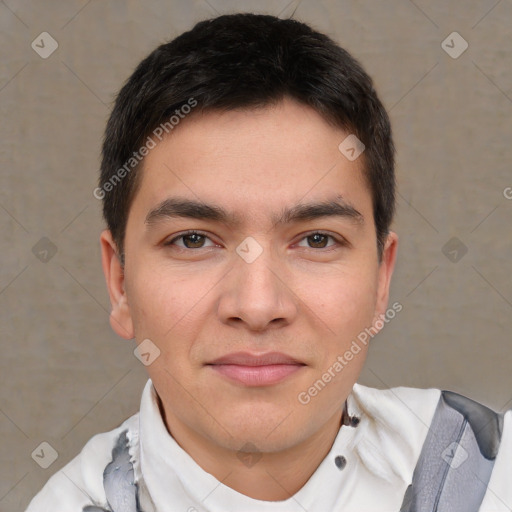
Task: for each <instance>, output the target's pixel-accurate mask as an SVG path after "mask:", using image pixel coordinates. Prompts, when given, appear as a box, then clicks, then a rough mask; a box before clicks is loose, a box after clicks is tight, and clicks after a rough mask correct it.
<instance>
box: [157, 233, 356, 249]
mask: <svg viewBox="0 0 512 512" xmlns="http://www.w3.org/2000/svg"><path fill="white" fill-rule="evenodd" d="M190 235H199V236H203V237H205V238H208V240H210V241H212V242H213V240H211V239H210V237H209V236H208V235H207V234H206V233H203V232H201V231H196V230H193V229H192V230H189V231H186V232H184V233H181V235H178V236H176V237H174V238H173V239H171V240H169V241H168V242H164V244H163V245H164V246H171V245H173V244H174V242H176V240H180V239H181V238H184V237H186V236H190ZM313 235H321V236H326V237H328V238H331V239H332V240H334V241H335V242H336V244H338V245H339V246H342V247H346V246H348V242H347V241H346V240H344V239H343V238H337V237H335V236H334V235H331V234H329V233H326V232H324V231H312V232H311V233H307V234H305V235H304V236H303V237H302V238H301V239H300V242H302V240H304V239H305V238H309V237H310V236H313ZM179 248H180V249H182V250H185V251H194V250H199V249H205V248H207V247H197V248H195V249H190V248H188V247H179ZM333 248H334V246H328V247H321V248H320V249H317V248H315V247H309V249H314V250H317V251H321V250H324V251H328V250H332V249H333Z"/></svg>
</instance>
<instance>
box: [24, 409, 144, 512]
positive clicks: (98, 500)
mask: <svg viewBox="0 0 512 512" xmlns="http://www.w3.org/2000/svg"><path fill="white" fill-rule="evenodd" d="M138 431H139V413H136V414H134V415H133V416H131V417H130V418H128V419H127V420H125V421H124V422H123V423H122V424H121V425H119V426H118V427H117V428H115V429H113V430H111V431H109V432H102V433H100V434H96V435H95V436H93V437H92V438H91V439H89V441H88V442H87V443H86V444H85V445H84V447H83V448H82V450H81V451H80V453H79V454H78V455H77V456H76V457H75V458H74V459H72V460H71V461H70V462H69V463H67V464H66V465H65V466H64V467H63V468H61V469H60V470H59V471H57V472H56V473H55V474H54V475H53V476H52V477H51V478H50V479H49V480H48V482H47V483H46V484H45V485H44V487H43V488H42V489H41V490H40V491H39V493H38V494H37V495H36V496H35V497H34V498H33V499H32V501H31V502H30V504H29V506H28V508H27V510H26V512H46V511H47V510H48V511H49V510H51V511H52V512H82V510H83V508H84V507H87V506H96V507H98V510H101V509H102V508H104V509H106V510H108V506H107V502H106V496H105V490H104V488H103V472H104V470H105V468H106V466H107V465H108V464H109V463H110V462H111V461H112V451H113V450H114V448H115V446H116V443H117V442H118V440H119V438H120V436H123V435H124V433H126V434H125V435H126V438H127V440H128V443H129V445H130V452H131V453H132V455H134V453H133V452H134V451H136V450H137V448H138Z"/></svg>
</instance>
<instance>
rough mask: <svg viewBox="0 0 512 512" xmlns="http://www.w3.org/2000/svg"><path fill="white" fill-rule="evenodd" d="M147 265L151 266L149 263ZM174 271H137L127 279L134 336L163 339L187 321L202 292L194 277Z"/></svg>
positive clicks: (153, 268) (153, 269)
mask: <svg viewBox="0 0 512 512" xmlns="http://www.w3.org/2000/svg"><path fill="white" fill-rule="evenodd" d="M148 267H150V266H149V265H148ZM176 274H177V273H176V272H169V271H159V270H158V269H155V267H152V271H151V272H137V273H136V275H135V277H134V278H133V279H132V280H127V281H128V283H127V295H128V301H129V304H130V310H131V313H132V318H133V322H134V327H135V334H136V337H137V339H138V338H139V337H140V336H143V337H149V338H151V337H154V338H155V339H157V340H163V339H165V338H166V337H168V336H172V330H173V329H174V328H175V327H181V328H182V329H183V324H184V323H187V319H188V318H189V317H190V316H193V314H194V311H195V309H196V308H197V306H198V304H199V303H200V300H201V296H202V295H203V294H204V291H202V290H203V288H202V287H198V286H197V283H196V282H195V281H194V278H191V277H186V278H184V277H178V276H177V275H176Z"/></svg>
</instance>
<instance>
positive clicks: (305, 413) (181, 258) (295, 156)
mask: <svg viewBox="0 0 512 512" xmlns="http://www.w3.org/2000/svg"><path fill="white" fill-rule="evenodd" d="M347 135H348V133H344V132H343V131H341V130H337V129H334V128H333V127H332V126H330V125H329V124H327V123H326V122H325V121H324V120H323V119H322V118H321V117H320V116H319V115H318V114H317V113H316V112H315V111H313V110H311V109H310V108H309V107H306V106H304V105H302V104H299V103H296V102H294V101H292V100H285V101H283V102H281V103H279V104H278V105H276V106H272V107H265V108H264V109H258V110H252V111H249V110H240V111H230V112H225V113H219V112H210V113H206V114H197V115H193V116H190V117H189V118H187V119H185V120H184V121H182V124H181V125H180V126H178V127H177V129H175V130H174V131H173V132H172V133H171V134H170V136H168V138H167V139H164V140H163V141H162V142H161V143H159V144H158V145H157V146H156V147H155V148H154V149H152V150H151V151H150V153H149V154H148V155H147V156H146V158H145V161H144V169H143V173H142V176H141V182H140V188H139V189H138V191H137V194H136V196H135V198H134V201H133V203H132V206H131V209H130V213H129V218H128V222H127V229H126V238H125V268H124V272H123V271H122V269H121V267H120V265H119V260H118V258H117V256H116V255H115V251H114V244H113V242H112V239H111V237H110V234H109V232H107V231H105V232H104V233H103V234H102V250H103V264H104V270H105V274H106V277H107V284H108V287H109V291H110V297H111V301H112V308H113V309H112V315H111V323H112V327H113V328H114V330H116V332H118V333H119V334H120V335H121V336H123V337H125V338H132V337H135V339H136V341H137V343H139V344H140V343H141V342H143V341H144V340H147V339H149V340H151V343H152V344H154V346H156V347H157V348H158V349H159V350H160V355H159V356H158V357H157V358H156V359H155V360H154V361H153V362H152V363H151V364H150V365H149V366H147V369H148V371H149V375H150V377H151V379H152V381H153V384H154V386H155V388H156V390H157V392H158V394H159V396H160V399H161V402H162V405H163V408H164V412H165V418H166V422H167V425H168V427H169V429H170V431H171V433H173V430H174V429H175V431H176V432H182V433H183V435H186V433H188V434H189V435H191V436H195V437H196V438H197V439H202V440H204V441H205V442H206V443H210V444H211V445H214V446H217V447H221V448H225V449H229V450H239V449H240V448H241V447H242V446H244V445H245V444H246V443H252V444H254V445H255V446H256V447H257V448H258V449H259V450H260V451H262V452H265V451H268V452H270V451H279V450H286V449H288V448H292V447H293V446H296V445H298V444H300V443H301V442H304V441H305V440H307V439H308V438H310V437H312V436H314V435H315V433H317V432H319V431H321V429H322V428H324V427H325V425H327V424H328V423H329V422H332V421H335V420H336V421H338V422H339V419H340V417H341V410H342V406H343V402H344V400H345V398H346V397H347V395H348V394H349V393H350V390H351V389H352V386H353V384H354V382H355V381H356V380H357V378H358V376H359V374H360V371H361V368H362V365H363V362H364V360H365V357H366V351H367V346H365V345H363V344H359V351H357V353H356V350H355V349H351V347H354V345H353V341H354V340H356V338H357V336H358V334H360V333H361V332H362V331H364V329H365V328H369V327H371V326H372V325H373V323H374V322H375V320H376V319H377V318H378V316H379V314H383V313H384V312H385V310H386V307H387V300H388V289H389V282H390V278H391V274H392V270H393V266H394V260H395V252H396V235H395V234H394V233H391V234H390V236H389V237H388V239H387V242H386V245H385V250H384V254H383V256H382V261H381V262H380V263H379V259H378V254H377V245H376V233H375V224H374V220H373V215H372V201H371V195H370V191H369V189H368V186H367V184H366V182H365V180H364V177H363V173H362V165H363V159H362V157H360V158H358V159H356V160H355V161H349V160H348V159H347V158H346V157H345V156H344V155H343V154H342V153H341V152H340V151H339V149H338V146H339V144H340V143H341V142H342V141H343V140H344V139H345V137H346V136H347ZM190 231H193V233H190ZM145 343H146V344H147V343H148V342H147V341H146V342H145ZM147 346H148V345H145V347H147ZM150 346H151V347H153V345H150ZM153 350H155V349H154V348H153ZM347 351H351V352H352V356H353V357H351V358H350V360H348V358H347V357H344V354H346V353H347ZM154 353H156V352H154ZM340 357H341V358H342V359H343V361H344V363H345V364H341V362H340ZM336 362H338V363H339V364H338V365H337V364H336ZM340 365H341V366H342V368H341V369H340ZM326 373H327V374H328V375H327V376H326ZM329 377H330V378H329ZM319 380H320V381H321V382H322V383H323V385H318V381H319ZM315 382H317V386H316V388H315V389H316V392H315V391H310V390H311V388H312V386H314V384H315Z"/></svg>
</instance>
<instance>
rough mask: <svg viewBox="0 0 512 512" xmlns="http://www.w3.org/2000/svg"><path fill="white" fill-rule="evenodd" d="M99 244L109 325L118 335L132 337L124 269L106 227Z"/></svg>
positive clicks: (126, 337)
mask: <svg viewBox="0 0 512 512" xmlns="http://www.w3.org/2000/svg"><path fill="white" fill-rule="evenodd" d="M100 244H101V263H102V266H103V273H104V274H105V280H106V282H107V289H108V293H109V295H110V304H111V306H112V311H111V313H110V325H111V327H112V329H113V330H114V332H116V333H117V334H118V335H119V336H121V337H122V338H125V339H127V340H129V339H132V338H133V337H134V333H133V322H132V317H131V313H130V307H129V305H128V301H127V298H126V292H125V289H124V269H123V266H122V265H121V260H120V258H119V256H118V253H117V247H116V244H115V242H114V240H113V238H112V233H111V232H110V231H109V230H108V229H106V230H104V231H103V232H102V233H101V236H100Z"/></svg>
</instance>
